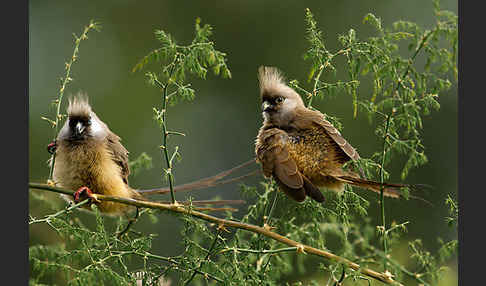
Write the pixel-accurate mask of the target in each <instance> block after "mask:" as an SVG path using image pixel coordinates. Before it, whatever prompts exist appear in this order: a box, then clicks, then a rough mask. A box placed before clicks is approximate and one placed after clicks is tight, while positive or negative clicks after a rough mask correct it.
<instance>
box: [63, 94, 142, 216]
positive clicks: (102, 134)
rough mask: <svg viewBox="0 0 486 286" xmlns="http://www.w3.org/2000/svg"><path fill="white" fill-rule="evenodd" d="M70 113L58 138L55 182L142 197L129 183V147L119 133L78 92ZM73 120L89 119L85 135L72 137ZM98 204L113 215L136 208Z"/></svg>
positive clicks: (114, 194)
mask: <svg viewBox="0 0 486 286" xmlns="http://www.w3.org/2000/svg"><path fill="white" fill-rule="evenodd" d="M68 117H69V118H68V120H67V121H66V123H65V125H64V127H63V128H62V129H61V131H60V132H59V136H58V138H57V140H56V145H57V149H56V160H55V164H54V171H53V179H54V182H55V183H56V184H57V185H58V186H61V187H64V188H67V189H71V190H77V189H79V188H80V187H83V186H86V187H88V188H89V189H91V191H92V192H93V193H95V194H103V195H111V196H118V197H124V198H138V199H140V198H142V196H141V195H140V194H139V193H137V192H136V191H135V190H133V189H131V188H130V187H129V185H128V175H129V174H130V169H129V167H128V151H127V150H126V149H125V147H123V145H122V144H121V143H120V137H118V136H117V135H116V134H114V133H113V132H111V131H110V130H109V129H108V127H107V126H106V124H105V123H103V122H102V121H101V120H100V119H99V118H98V117H97V116H96V114H95V113H94V112H93V111H92V110H91V107H90V106H89V104H88V101H87V98H86V97H81V96H78V97H75V98H74V99H73V100H71V101H70V103H69V107H68ZM73 121H74V122H85V123H86V122H88V121H89V122H90V123H89V124H87V123H86V128H85V130H84V133H83V134H84V135H83V136H81V137H79V138H73V131H72V129H73V126H74V123H73ZM64 197H65V198H66V199H68V200H72V199H73V198H72V197H70V196H64ZM98 206H99V208H100V211H101V212H103V213H107V214H114V215H116V214H122V213H126V212H128V211H131V210H132V209H134V208H133V207H130V206H128V205H125V204H120V203H115V202H104V201H103V202H100V203H98Z"/></svg>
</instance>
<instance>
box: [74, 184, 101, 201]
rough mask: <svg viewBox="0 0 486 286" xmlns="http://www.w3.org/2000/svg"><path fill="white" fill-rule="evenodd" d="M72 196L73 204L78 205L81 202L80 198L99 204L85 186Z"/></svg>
mask: <svg viewBox="0 0 486 286" xmlns="http://www.w3.org/2000/svg"><path fill="white" fill-rule="evenodd" d="M73 196H74V202H75V203H79V202H80V201H81V197H83V196H86V197H88V198H90V199H91V201H94V202H99V200H98V199H97V198H96V196H95V195H94V194H93V191H91V189H90V188H88V187H86V186H83V187H81V188H79V189H78V190H77V191H76V192H74V194H73Z"/></svg>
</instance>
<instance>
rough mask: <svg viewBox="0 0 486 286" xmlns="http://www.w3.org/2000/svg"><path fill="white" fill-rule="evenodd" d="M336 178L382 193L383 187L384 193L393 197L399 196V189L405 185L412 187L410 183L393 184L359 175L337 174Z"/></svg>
mask: <svg viewBox="0 0 486 286" xmlns="http://www.w3.org/2000/svg"><path fill="white" fill-rule="evenodd" d="M335 178H336V179H338V180H339V181H341V182H344V183H347V184H350V185H353V186H357V187H361V188H364V189H367V190H371V191H373V192H377V193H380V192H381V189H382V188H383V187H384V189H383V195H385V196H387V197H392V198H399V197H400V196H401V192H400V191H399V190H398V189H400V188H403V187H408V188H410V187H411V186H410V185H405V184H391V183H383V184H382V183H378V182H374V181H370V180H365V179H361V178H357V177H352V176H336V177H335Z"/></svg>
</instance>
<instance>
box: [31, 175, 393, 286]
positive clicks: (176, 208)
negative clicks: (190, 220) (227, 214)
mask: <svg viewBox="0 0 486 286" xmlns="http://www.w3.org/2000/svg"><path fill="white" fill-rule="evenodd" d="M29 188H31V189H41V190H47V191H52V192H58V193H64V194H73V193H74V191H72V190H66V189H61V188H56V187H51V186H47V185H43V184H35V183H29ZM93 196H94V198H95V199H97V200H100V201H110V202H117V203H123V204H128V205H132V206H137V207H143V208H151V209H160V210H166V211H170V212H174V213H179V214H184V215H190V216H192V217H195V218H199V219H202V220H205V221H208V222H212V223H215V224H217V225H218V226H219V227H220V228H224V227H233V228H238V229H243V230H247V231H250V232H253V233H257V234H261V235H264V236H266V237H269V238H271V239H274V240H276V241H279V242H281V243H283V244H286V245H288V246H291V247H296V252H297V253H309V254H312V255H316V256H319V257H323V258H326V259H329V260H332V261H336V262H339V263H342V264H345V265H346V266H348V267H349V268H351V269H353V270H355V271H359V272H360V273H362V274H363V275H366V276H368V277H371V278H373V279H375V280H378V281H381V282H383V283H386V284H394V285H402V284H401V283H399V282H397V281H395V280H393V278H392V275H391V274H389V273H387V272H385V273H381V272H377V271H374V270H372V269H369V268H366V267H361V266H360V265H359V264H357V263H354V262H352V261H350V260H348V259H346V258H344V257H341V256H338V255H335V254H333V253H331V252H328V251H325V250H321V249H318V248H314V247H312V246H309V245H305V244H301V243H299V242H297V241H295V240H292V239H289V238H287V237H285V236H283V235H280V234H278V233H276V232H273V231H270V230H268V229H266V228H264V227H259V226H256V225H252V224H247V223H242V222H239V221H233V220H227V219H222V218H218V217H215V216H212V215H208V214H205V213H202V212H199V211H197V210H194V208H193V209H190V208H187V207H184V206H182V205H180V204H162V203H157V202H151V201H142V200H135V199H127V198H121V197H114V196H106V195H100V194H93Z"/></svg>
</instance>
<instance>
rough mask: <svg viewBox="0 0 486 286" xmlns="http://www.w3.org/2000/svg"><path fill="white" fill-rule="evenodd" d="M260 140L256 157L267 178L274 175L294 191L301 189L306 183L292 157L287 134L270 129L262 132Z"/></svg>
mask: <svg viewBox="0 0 486 286" xmlns="http://www.w3.org/2000/svg"><path fill="white" fill-rule="evenodd" d="M258 139H259V144H258V146H257V150H256V155H257V159H258V161H260V163H261V164H262V169H263V174H264V175H265V176H266V177H270V176H271V175H272V174H273V175H275V177H276V178H277V179H278V180H280V181H281V182H282V183H283V184H284V185H286V186H288V187H290V188H292V189H301V188H302V186H303V185H304V181H303V179H302V176H301V174H300V173H299V170H298V169H297V164H295V162H294V160H293V159H292V158H291V157H290V154H289V150H288V146H287V142H288V140H289V138H288V135H287V133H286V132H285V131H283V130H281V129H277V128H270V129H266V130H262V131H261V132H260V134H259V136H258Z"/></svg>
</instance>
